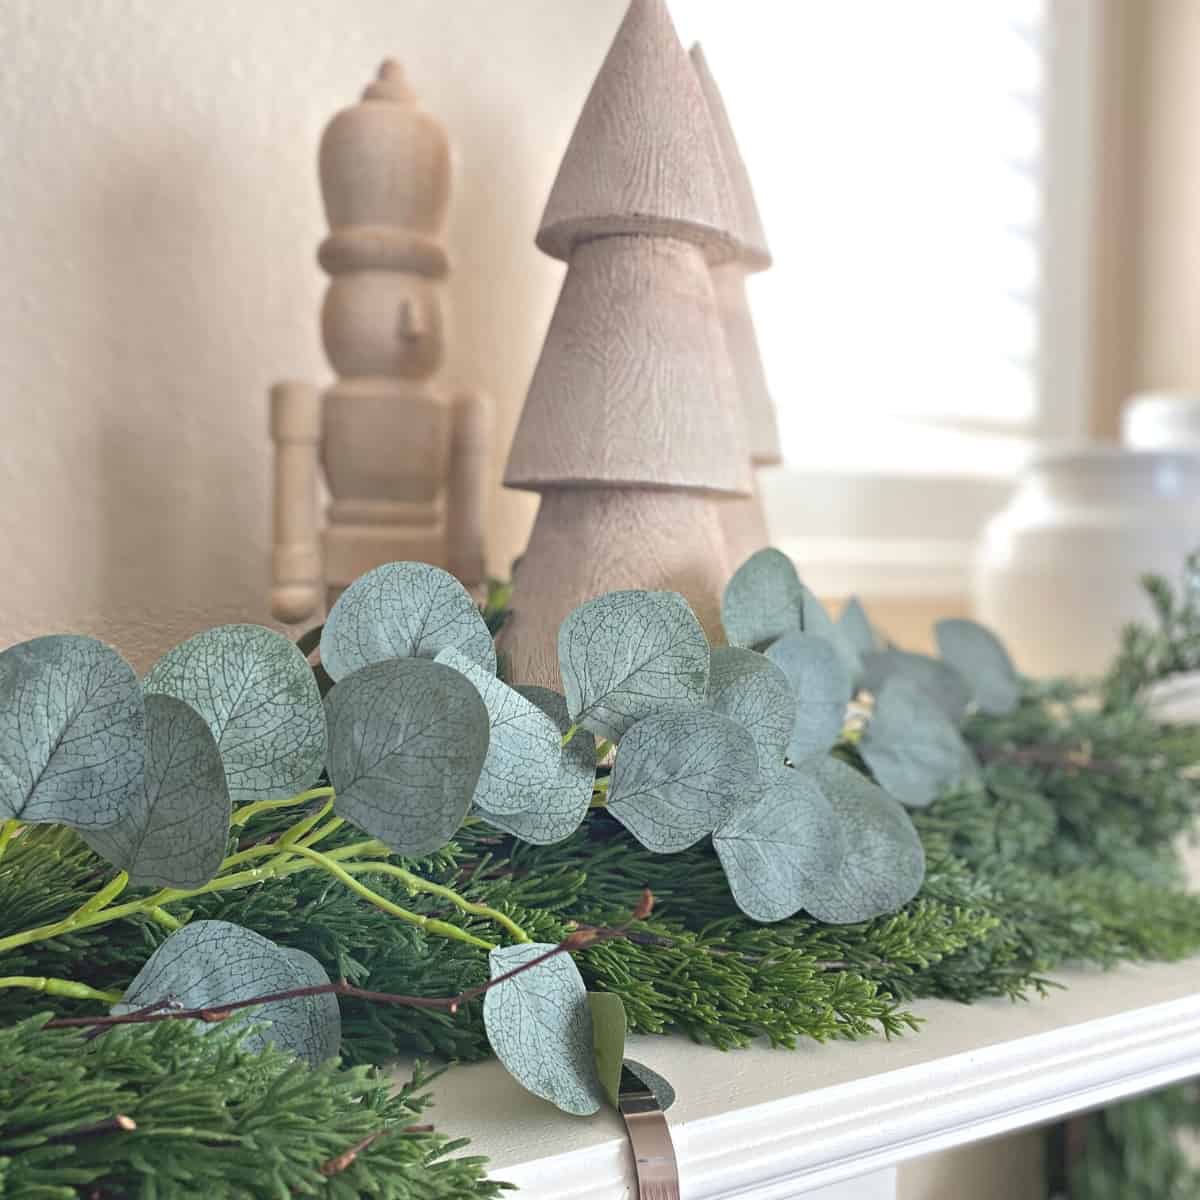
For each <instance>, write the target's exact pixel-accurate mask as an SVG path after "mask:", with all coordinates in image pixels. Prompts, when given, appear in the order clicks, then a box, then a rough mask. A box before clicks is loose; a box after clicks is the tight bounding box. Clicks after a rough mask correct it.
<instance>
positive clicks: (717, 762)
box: [608, 709, 763, 854]
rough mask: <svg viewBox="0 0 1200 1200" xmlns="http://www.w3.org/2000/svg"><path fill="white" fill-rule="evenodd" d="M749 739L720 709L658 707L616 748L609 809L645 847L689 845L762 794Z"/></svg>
mask: <svg viewBox="0 0 1200 1200" xmlns="http://www.w3.org/2000/svg"><path fill="white" fill-rule="evenodd" d="M762 790H763V784H762V780H761V778H760V773H759V769H758V755H757V752H756V751H755V748H754V739H753V738H752V737H751V736H750V733H749V731H748V730H747V729H745V728H744V727H743V726H741V725H739V724H738V723H737V722H736V721H731V720H730V719H729V718H728V717H723V716H722V715H721V714H720V713H715V712H710V711H707V710H704V709H697V710H695V711H693V712H682V713H662V714H660V715H659V716H655V717H647V718H646V719H645V720H644V721H639V722H638V723H637V724H636V725H635V726H634V727H633V728H632V729H630V731H629V732H628V733H627V734H626V735H625V737H624V739H623V740H622V742H621V745H620V747H619V748H618V750H617V758H616V762H615V764H614V766H613V771H612V775H611V776H610V777H609V785H608V811H609V812H610V813H611V814H612V815H613V816H614V817H616V819H617V820H618V821H620V822H621V824H622V825H624V826H625V828H626V829H628V830H629V832H630V833H632V834H633V836H634V837H635V838H637V840H638V841H639V842H641V843H642V845H643V846H645V847H646V849H647V850H653V851H655V852H656V853H658V854H674V853H677V852H678V851H680V850H686V849H687V848H688V847H689V846H692V845H695V843H696V842H698V841H699V840H700V839H701V838H702V837H704V836H706V835H707V834H710V833H712V831H713V830H714V829H716V828H717V826H718V825H720V824H722V823H723V822H724V821H726V820H727V819H728V818H729V816H730V815H731V814H732V813H733V812H734V810H735V808H737V807H740V806H744V805H748V804H753V803H754V801H755V800H757V799H758V797H759V796H760V795H761V794H762Z"/></svg>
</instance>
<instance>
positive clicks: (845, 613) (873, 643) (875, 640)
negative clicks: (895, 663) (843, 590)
mask: <svg viewBox="0 0 1200 1200" xmlns="http://www.w3.org/2000/svg"><path fill="white" fill-rule="evenodd" d="M837 627H838V632H839V633H840V634H841V636H842V640H843V641H844V642H845V643H846V644H847V645H848V646H850V647H851V648H852V649H853V650H854V651H855V653H856V654H858V655H859V657H860V658H861V656H862V655H864V654H873V653H874V652H875V651H876V650H882V649H883V639H882V638H880V636H879V634H878V633H877V632H876V631H875V627H874V626H873V625H872V624H871V619H870V617H868V616H867V610H866V609H865V608H863V605H862V601H861V600H860V599H859V598H858V597H857V596H851V597H850V599H849V600H847V601H846V604H845V606H844V607H843V608H842V611H841V613H840V614H839V615H838V619H837Z"/></svg>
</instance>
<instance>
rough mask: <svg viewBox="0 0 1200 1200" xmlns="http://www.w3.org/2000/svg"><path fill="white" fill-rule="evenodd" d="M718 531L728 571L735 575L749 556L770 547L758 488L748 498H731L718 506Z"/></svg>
mask: <svg viewBox="0 0 1200 1200" xmlns="http://www.w3.org/2000/svg"><path fill="white" fill-rule="evenodd" d="M719 511H720V516H721V528H722V530H724V533H725V553H726V556H727V558H728V560H729V569H730V571H736V570H737V569H738V567H740V566H741V565H742V563H744V562H745V561H746V559H748V558H749V557H750V556H751V555H752V554H757V553H758V552H759V551H760V550H765V549H766V548H767V547H768V546H769V545H771V534H770V530H769V529H768V528H767V515H766V511H765V510H764V508H763V502H762V496H761V494H760V493H759V490H758V484H757V483H756V484H755V486H754V494H753V495H752V496H731V497H730V498H729V499H728V500H722V501H721V506H720V510H719Z"/></svg>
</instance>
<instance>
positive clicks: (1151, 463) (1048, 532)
mask: <svg viewBox="0 0 1200 1200" xmlns="http://www.w3.org/2000/svg"><path fill="white" fill-rule="evenodd" d="M1197 546H1200V451H1188V450H1126V449H1122V448H1120V447H1117V446H1091V447H1086V448H1083V449H1075V450H1057V451H1047V452H1046V453H1044V454H1042V455H1040V456H1038V457H1037V458H1036V459H1035V460H1034V461H1033V463H1032V464H1031V465H1030V467H1029V468H1028V469H1027V471H1026V473H1025V476H1024V477H1023V479H1022V480H1021V482H1020V484H1019V485H1018V487H1017V489H1016V491H1015V493H1014V494H1013V497H1012V499H1011V501H1010V503H1009V505H1008V507H1007V508H1005V509H1004V510H1003V511H1002V512H1000V513H999V514H997V515H996V516H995V517H993V518H992V520H991V521H990V522H989V524H988V526H987V528H986V530H985V532H984V537H983V543H982V546H981V549H980V553H979V557H978V560H977V563H976V572H975V581H974V601H975V610H976V612H977V614H978V616H979V619H980V620H981V621H983V622H984V623H985V624H987V625H989V626H991V627H992V628H993V629H995V630H996V632H997V633H998V634H999V635H1000V636H1001V637H1002V638H1004V640H1005V641H1006V643H1007V644H1008V646H1009V649H1010V651H1011V652H1012V655H1013V658H1014V659H1015V661H1016V663H1017V665H1018V667H1019V668H1020V669H1021V670H1022V671H1024V672H1026V673H1027V674H1030V675H1051V674H1055V675H1059V674H1062V675H1091V674H1096V673H1099V672H1101V671H1103V670H1104V669H1105V668H1106V667H1107V666H1108V664H1109V663H1110V662H1111V660H1112V655H1113V653H1114V651H1115V650H1116V648H1117V644H1118V641H1119V637H1120V631H1121V628H1122V626H1124V625H1125V624H1126V623H1127V622H1129V621H1132V620H1140V619H1145V618H1146V617H1148V616H1149V613H1150V610H1149V605H1148V603H1147V601H1146V599H1145V595H1144V593H1143V591H1142V588H1141V585H1140V582H1139V580H1140V578H1141V576H1142V575H1143V574H1145V573H1146V572H1155V573H1158V574H1162V575H1165V576H1167V577H1168V578H1170V579H1172V580H1181V579H1182V578H1183V568H1184V560H1185V558H1186V557H1187V555H1188V554H1189V553H1191V551H1192V550H1194V549H1196V548H1197Z"/></svg>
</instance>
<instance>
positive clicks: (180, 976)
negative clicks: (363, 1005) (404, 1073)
mask: <svg viewBox="0 0 1200 1200" xmlns="http://www.w3.org/2000/svg"><path fill="white" fill-rule="evenodd" d="M328 982H329V976H328V975H326V974H325V971H324V969H323V968H322V967H321V965H320V963H318V962H317V960H316V959H315V958H313V957H312V956H311V955H310V954H306V953H305V952H304V951H303V950H294V949H290V948H287V947H283V946H278V945H276V944H275V943H274V942H272V941H270V940H269V939H267V938H265V937H262V936H261V935H260V934H257V933H254V932H253V931H251V930H249V929H245V928H243V927H242V926H241V925H233V924H231V923H230V922H228V921H193V922H192V923H191V924H189V925H185V926H184V927H183V928H182V929H181V930H179V931H178V932H177V933H173V934H171V936H170V937H169V938H167V940H166V941H165V942H163V944H162V945H161V946H159V948H158V949H157V950H155V952H154V953H153V954H152V955H151V956H150V957H149V958H148V959H147V960H146V962H145V964H144V965H143V967H142V969H141V970H140V971H139V972H138V973H137V975H136V976H135V978H134V980H133V982H132V983H131V984H130V985H129V987H128V988H127V989H126V991H125V995H124V996H123V997H122V999H121V1002H120V1003H119V1004H117V1005H115V1006H114V1007H113V1012H114V1013H115V1014H122V1013H129V1012H136V1011H137V1010H138V1009H141V1008H148V1007H150V1006H152V1005H156V1004H161V1003H163V1002H164V1001H167V1000H171V1001H172V1002H175V1003H177V1004H178V1006H179V1007H181V1008H215V1007H217V1006H219V1005H222V1004H232V1003H235V1002H236V1001H238V1000H251V999H253V998H254V997H256V996H267V995H271V994H273V993H275V992H286V991H291V990H293V989H294V988H301V987H311V986H314V985H319V984H327V983H328ZM252 1023H253V1024H254V1025H259V1024H265V1027H264V1028H261V1029H257V1028H256V1029H252V1030H251V1032H250V1033H249V1034H248V1035H246V1044H247V1046H248V1047H249V1048H250V1049H251V1050H257V1049H261V1048H262V1047H263V1046H264V1045H267V1044H268V1043H271V1044H274V1045H277V1046H281V1047H282V1048H283V1049H285V1050H290V1051H291V1052H292V1053H293V1054H295V1055H297V1056H298V1057H300V1058H302V1059H304V1060H305V1061H307V1062H309V1063H312V1064H313V1065H314V1066H315V1065H318V1064H320V1063H323V1062H326V1061H327V1060H329V1059H331V1058H332V1057H333V1056H334V1055H335V1054H336V1053H337V1051H338V1045H339V1043H340V1041H341V1015H340V1012H339V1009H338V1003H337V997H336V996H334V995H332V994H330V993H323V994H321V995H317V996H302V997H299V998H297V999H293V1000H276V1001H273V1002H271V1003H268V1004H264V1005H262V1007H261V1008H258V1009H256V1010H255V1011H254V1015H253V1020H252ZM267 1023H269V1024H267ZM197 1027H198V1028H199V1029H201V1030H203V1031H205V1032H207V1031H209V1030H212V1029H220V1028H222V1025H221V1024H219V1023H218V1024H205V1023H204V1022H199V1023H198V1026H197Z"/></svg>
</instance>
